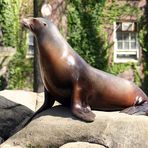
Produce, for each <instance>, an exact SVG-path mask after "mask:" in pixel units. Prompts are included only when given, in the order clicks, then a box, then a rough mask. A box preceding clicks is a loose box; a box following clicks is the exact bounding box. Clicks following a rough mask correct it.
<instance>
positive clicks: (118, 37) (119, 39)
mask: <svg viewBox="0 0 148 148" xmlns="http://www.w3.org/2000/svg"><path fill="white" fill-rule="evenodd" d="M117 40H118V41H122V33H121V32H117Z"/></svg>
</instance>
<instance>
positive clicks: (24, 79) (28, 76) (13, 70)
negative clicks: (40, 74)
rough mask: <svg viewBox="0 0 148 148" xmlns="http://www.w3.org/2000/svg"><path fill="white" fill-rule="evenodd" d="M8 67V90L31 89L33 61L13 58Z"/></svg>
mask: <svg viewBox="0 0 148 148" xmlns="http://www.w3.org/2000/svg"><path fill="white" fill-rule="evenodd" d="M14 59H15V60H12V61H11V63H10V65H9V85H8V88H9V89H32V84H33V79H32V78H33V68H32V65H33V59H25V58H24V59H21V60H20V58H18V57H17V56H15V57H14Z"/></svg>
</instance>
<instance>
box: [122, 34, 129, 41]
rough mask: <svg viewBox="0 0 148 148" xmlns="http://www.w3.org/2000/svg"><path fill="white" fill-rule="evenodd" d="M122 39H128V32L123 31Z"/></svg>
mask: <svg viewBox="0 0 148 148" xmlns="http://www.w3.org/2000/svg"><path fill="white" fill-rule="evenodd" d="M123 39H124V40H125V41H129V33H124V34H123Z"/></svg>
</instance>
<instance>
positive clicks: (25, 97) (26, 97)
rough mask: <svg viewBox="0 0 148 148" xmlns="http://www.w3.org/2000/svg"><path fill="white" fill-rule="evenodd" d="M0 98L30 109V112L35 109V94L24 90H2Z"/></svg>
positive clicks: (36, 95)
mask: <svg viewBox="0 0 148 148" xmlns="http://www.w3.org/2000/svg"><path fill="white" fill-rule="evenodd" d="M0 96H3V97H5V98H7V99H8V100H10V101H13V102H15V103H18V104H22V105H24V106H26V107H28V108H30V109H31V110H32V111H35V109H36V101H37V97H38V94H37V93H34V92H31V91H24V90H3V91H0Z"/></svg>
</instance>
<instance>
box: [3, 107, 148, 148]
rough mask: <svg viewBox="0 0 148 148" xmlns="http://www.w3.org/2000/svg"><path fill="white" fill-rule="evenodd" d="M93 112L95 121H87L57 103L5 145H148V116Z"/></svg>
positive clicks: (114, 147)
mask: <svg viewBox="0 0 148 148" xmlns="http://www.w3.org/2000/svg"><path fill="white" fill-rule="evenodd" d="M93 112H94V113H95V114H96V119H95V121H94V122H91V123H86V122H83V121H80V120H79V119H77V118H76V117H74V116H73V115H72V114H71V111H70V109H68V108H65V107H62V106H55V107H53V108H52V109H48V110H46V111H44V112H42V113H40V114H39V115H38V116H36V117H35V119H34V120H33V121H32V122H30V123H29V124H28V125H27V126H26V127H25V128H24V129H22V130H21V131H19V132H18V133H16V134H15V135H13V136H12V137H11V138H9V139H8V140H7V141H5V142H4V143H3V144H2V145H1V148H15V147H16V148H23V147H52V148H58V147H60V146H63V145H64V144H67V143H70V142H88V143H91V144H95V145H94V146H96V145H97V146H100V145H101V146H104V147H107V148H131V147H132V148H139V147H141V148H147V147H148V140H147V139H148V126H147V125H148V117H146V116H134V115H133V116H131V115H127V114H124V113H118V112H102V111H93ZM88 143H87V144H88ZM81 144H82V143H81ZM84 144H86V143H84ZM76 148H77V146H76Z"/></svg>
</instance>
